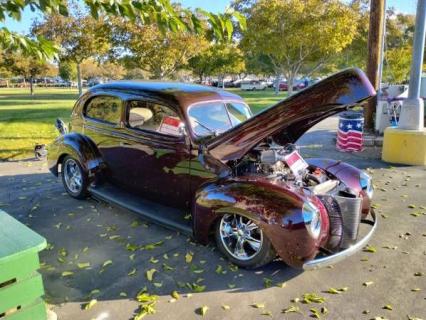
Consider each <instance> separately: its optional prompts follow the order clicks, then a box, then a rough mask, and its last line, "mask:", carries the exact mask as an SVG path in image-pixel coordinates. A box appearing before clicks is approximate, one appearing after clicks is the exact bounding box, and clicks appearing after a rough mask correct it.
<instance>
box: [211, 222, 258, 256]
mask: <svg viewBox="0 0 426 320" xmlns="http://www.w3.org/2000/svg"><path fill="white" fill-rule="evenodd" d="M219 228H220V229H219V232H220V240H221V241H222V244H223V246H224V247H225V249H226V251H227V252H228V253H229V254H230V255H231V256H232V257H234V258H235V259H238V260H250V259H252V258H254V257H255V256H256V255H257V254H258V253H259V252H260V251H261V249H262V246H263V233H262V230H261V229H260V228H259V226H258V225H256V224H255V223H254V222H253V221H252V220H250V219H248V218H246V217H243V216H240V215H237V214H225V215H224V216H223V217H222V219H221V221H220V227H219Z"/></svg>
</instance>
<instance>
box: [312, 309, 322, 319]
mask: <svg viewBox="0 0 426 320" xmlns="http://www.w3.org/2000/svg"><path fill="white" fill-rule="evenodd" d="M309 311H311V312H312V314H311V317H312V318H315V319H321V314H320V313H319V311H318V310H317V309H315V308H311V309H309Z"/></svg>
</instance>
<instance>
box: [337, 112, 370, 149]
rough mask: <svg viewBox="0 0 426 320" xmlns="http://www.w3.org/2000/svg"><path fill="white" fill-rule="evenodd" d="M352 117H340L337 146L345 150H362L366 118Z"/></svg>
mask: <svg viewBox="0 0 426 320" xmlns="http://www.w3.org/2000/svg"><path fill="white" fill-rule="evenodd" d="M351 118H352V119H351ZM351 118H344V117H340V118H339V128H338V130H337V142H336V148H337V149H338V150H340V151H343V152H353V151H355V152H356V151H362V129H363V127H364V118H362V117H359V118H357V119H354V118H353V117H351Z"/></svg>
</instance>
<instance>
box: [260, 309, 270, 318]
mask: <svg viewBox="0 0 426 320" xmlns="http://www.w3.org/2000/svg"><path fill="white" fill-rule="evenodd" d="M260 315H262V316H269V317H272V312H271V311H267V310H264V311H262V313H261V314H260Z"/></svg>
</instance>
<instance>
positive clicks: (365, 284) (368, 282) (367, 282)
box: [362, 281, 374, 287]
mask: <svg viewBox="0 0 426 320" xmlns="http://www.w3.org/2000/svg"><path fill="white" fill-rule="evenodd" d="M373 283H374V282H373V281H366V282H364V283H363V284H362V285H363V286H364V287H368V286H371V285H372V284H373Z"/></svg>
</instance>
